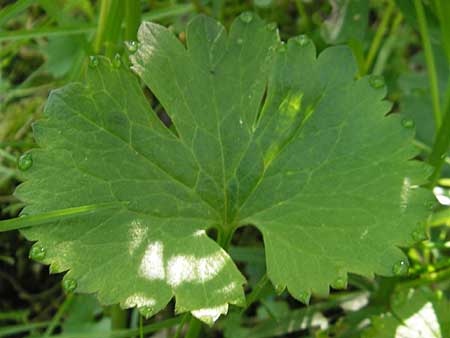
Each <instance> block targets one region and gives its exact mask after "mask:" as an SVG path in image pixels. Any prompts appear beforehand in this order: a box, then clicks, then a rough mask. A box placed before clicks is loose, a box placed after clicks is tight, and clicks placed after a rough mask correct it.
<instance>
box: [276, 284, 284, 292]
mask: <svg viewBox="0 0 450 338" xmlns="http://www.w3.org/2000/svg"><path fill="white" fill-rule="evenodd" d="M284 289H285V286H284V285H281V284H279V285H275V293H276V294H277V295H281V293H282V292H283V291H284Z"/></svg>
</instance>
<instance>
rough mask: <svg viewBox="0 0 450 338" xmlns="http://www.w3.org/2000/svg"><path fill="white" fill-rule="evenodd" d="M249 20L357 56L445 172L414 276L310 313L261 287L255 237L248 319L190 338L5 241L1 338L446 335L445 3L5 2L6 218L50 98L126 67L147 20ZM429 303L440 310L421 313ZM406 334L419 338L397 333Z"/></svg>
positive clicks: (0, 181)
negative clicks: (96, 69)
mask: <svg viewBox="0 0 450 338" xmlns="http://www.w3.org/2000/svg"><path fill="white" fill-rule="evenodd" d="M247 10H250V11H254V12H256V13H257V14H258V15H259V16H261V17H262V18H264V19H265V20H266V21H267V22H275V23H276V24H277V25H278V27H279V33H280V36H281V38H282V39H287V38H289V37H291V36H295V35H298V34H307V35H308V36H309V37H310V38H311V39H313V40H314V42H315V44H316V46H317V49H318V51H320V50H322V49H324V48H325V47H327V46H330V45H336V44H347V45H348V46H349V47H350V48H351V49H352V51H353V53H354V56H355V59H356V60H357V63H358V69H359V74H357V76H358V77H360V76H365V75H367V74H374V75H372V76H375V77H374V79H376V80H377V81H384V83H385V84H386V86H387V88H388V98H389V100H391V101H392V102H393V108H392V113H401V114H403V115H404V126H405V127H412V126H414V125H415V127H416V139H415V145H416V146H417V148H418V149H419V150H420V153H421V154H420V156H419V159H420V160H423V161H428V162H429V163H430V164H431V165H432V166H433V167H434V168H435V170H434V173H433V175H432V176H431V182H430V184H429V187H430V189H433V191H434V193H435V196H436V199H437V201H438V202H439V206H438V207H435V208H433V210H431V211H432V216H431V217H430V218H429V220H428V222H427V229H428V238H420V237H421V236H422V235H421V234H417V236H418V238H417V239H420V240H423V241H422V242H420V243H419V244H417V245H415V246H413V247H410V248H405V251H406V252H407V254H408V257H409V259H410V263H411V264H410V272H409V275H408V276H407V277H396V278H381V277H376V278H375V279H374V280H368V279H365V278H362V277H358V276H353V275H351V276H350V278H349V287H348V289H347V290H345V291H332V293H331V295H330V297H329V298H327V299H320V298H317V297H315V298H313V299H312V303H311V305H310V306H309V307H305V306H303V305H302V304H301V303H299V302H297V301H295V300H294V299H293V298H291V297H290V296H289V295H288V294H287V293H284V294H282V295H281V296H276V294H275V292H274V290H272V288H271V286H268V285H267V284H261V283H260V284H258V283H257V281H258V280H259V279H260V277H261V276H263V275H264V272H265V264H264V251H263V248H262V241H261V238H260V235H259V234H258V233H256V232H255V233H253V232H252V231H253V230H252V229H249V228H248V227H247V228H245V229H243V230H242V231H240V232H238V233H237V234H236V236H235V238H234V239H233V243H234V244H235V246H233V247H232V249H231V254H232V256H233V257H234V259H235V261H237V262H238V263H239V267H240V268H241V270H242V271H243V273H244V274H245V275H246V276H247V277H248V280H249V285H248V286H247V291H248V292H251V295H252V297H253V299H252V300H253V302H252V303H253V304H252V305H251V306H250V307H249V308H248V309H247V310H246V311H245V313H241V312H240V311H239V310H238V309H232V310H231V311H230V314H229V315H228V316H226V317H224V318H221V319H220V320H219V321H218V323H217V324H216V325H215V326H214V327H213V328H207V327H203V328H197V329H196V330H194V329H193V328H188V325H187V324H186V322H187V320H186V318H187V317H186V316H174V315H173V304H171V305H169V307H168V308H167V309H166V310H165V311H163V312H161V313H160V314H158V315H157V316H156V317H155V318H151V319H149V320H145V319H143V318H142V317H140V316H139V314H138V312H137V311H136V310H129V311H127V312H125V313H122V315H121V316H119V317H117V316H116V314H117V311H116V309H114V307H113V308H111V307H110V308H103V307H101V306H100V305H99V304H98V303H97V302H96V300H95V298H94V297H93V296H90V295H73V294H66V293H65V292H64V291H63V289H62V287H61V277H62V276H61V275H51V274H49V271H48V268H47V267H46V266H43V265H41V264H39V263H36V262H33V261H32V260H30V259H29V258H28V255H29V249H30V246H31V245H30V243H29V242H27V241H25V240H24V238H23V237H22V236H21V235H20V234H19V232H17V231H13V232H5V233H0V337H50V336H58V337H74V338H82V337H93V338H99V337H144V336H146V337H147V336H151V335H153V336H154V337H173V336H176V337H181V336H186V337H227V338H239V337H253V338H256V337H276V336H281V337H450V303H449V301H448V296H449V291H450V289H449V286H450V256H449V254H450V236H449V226H450V209H449V207H448V206H449V205H450V193H449V191H450V190H449V187H450V158H449V157H448V148H449V142H450V114H449V113H448V110H450V108H449V105H450V104H449V103H450V85H449V83H450V82H449V69H450V68H449V66H450V1H448V0H426V1H425V0H424V1H422V0H397V1H394V0H370V1H369V0H246V1H243V0H192V1H177V0H142V1H140V0H123V1H121V0H101V1H90V0H18V1H10V0H0V219H8V218H12V217H15V216H16V215H17V214H18V212H19V211H20V210H21V208H22V204H21V202H20V201H18V200H17V199H16V198H15V197H14V196H13V191H14V188H15V186H16V185H17V184H18V183H19V182H20V181H21V173H20V170H19V169H18V168H17V165H16V161H17V158H18V157H19V156H20V154H22V153H23V152H25V151H26V150H27V149H29V148H32V147H33V145H34V141H33V138H32V135H31V126H32V123H33V121H34V120H36V119H37V118H39V116H40V114H41V113H42V111H43V107H44V105H45V101H46V98H47V96H48V93H49V91H50V90H52V89H54V88H57V87H60V86H62V85H64V84H65V83H68V82H71V81H78V80H82V78H83V73H84V69H85V68H86V67H87V66H88V64H89V56H92V55H96V54H105V55H107V56H109V57H110V58H112V59H113V60H114V61H115V62H122V63H124V64H128V60H127V56H128V54H129V53H130V52H132V51H133V48H134V47H135V46H134V43H135V42H134V41H135V39H136V31H137V28H138V26H139V24H140V22H141V21H143V20H151V21H156V22H159V23H161V24H163V25H166V26H168V27H170V29H171V30H172V31H173V33H174V34H176V35H177V36H178V37H179V39H180V40H182V41H184V39H185V33H184V30H185V27H186V24H187V22H189V20H190V19H191V18H192V17H193V16H194V15H196V14H198V13H204V14H206V15H210V16H213V17H215V18H217V19H219V20H221V21H222V22H223V23H224V25H225V26H227V27H228V26H229V25H230V23H231V22H232V20H233V19H234V18H235V17H236V16H238V15H239V14H240V13H242V12H243V11H247ZM168 81H170V79H168ZM143 89H144V90H146V89H145V88H143ZM146 94H147V97H148V99H149V103H150V104H151V105H152V106H153V107H154V108H155V109H156V111H157V112H158V114H160V116H161V118H162V119H163V120H164V119H165V118H167V117H166V116H165V113H164V111H163V109H162V107H160V106H159V105H158V103H157V102H156V100H154V98H153V97H152V94H151V93H150V92H148V90H146ZM375 137H376V136H375ZM330 184H332V182H330ZM237 244H239V247H237ZM263 285H264V286H263ZM428 304H431V305H430V306H431V308H432V310H431V312H430V311H428V312H427V313H426V315H424V314H423V313H421V311H424V310H423V309H425V308H426V307H427V306H428ZM415 316H416V317H415ZM184 324H186V325H184ZM399 325H400V326H401V325H403V326H404V327H406V329H405V330H410V331H405V332H407V333H406V334H405V335H402V336H400V335H398V326H399ZM198 330H201V331H200V332H198ZM396 332H397V333H396ZM408 332H409V333H408ZM439 332H440V333H439Z"/></svg>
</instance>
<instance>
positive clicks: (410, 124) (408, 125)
mask: <svg viewBox="0 0 450 338" xmlns="http://www.w3.org/2000/svg"><path fill="white" fill-rule="evenodd" d="M415 125H416V123H415V122H414V120H413V119H410V118H404V119H402V126H403V127H405V128H408V129H411V128H414V127H415Z"/></svg>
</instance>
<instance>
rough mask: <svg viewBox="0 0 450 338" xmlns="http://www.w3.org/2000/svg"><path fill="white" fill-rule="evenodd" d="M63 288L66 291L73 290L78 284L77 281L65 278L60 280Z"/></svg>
mask: <svg viewBox="0 0 450 338" xmlns="http://www.w3.org/2000/svg"><path fill="white" fill-rule="evenodd" d="M62 286H63V289H64V291H65V292H66V293H71V292H74V291H75V289H76V288H77V286H78V283H77V281H76V280H75V279H72V278H65V279H64V280H63V282H62Z"/></svg>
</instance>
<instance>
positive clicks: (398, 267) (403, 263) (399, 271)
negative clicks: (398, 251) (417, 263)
mask: <svg viewBox="0 0 450 338" xmlns="http://www.w3.org/2000/svg"><path fill="white" fill-rule="evenodd" d="M408 269H409V263H408V261H407V260H404V259H402V260H400V261H398V262H397V263H395V264H394V265H393V266H392V272H393V273H394V275H396V276H404V275H406V274H407V273H408Z"/></svg>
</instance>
